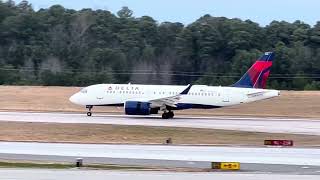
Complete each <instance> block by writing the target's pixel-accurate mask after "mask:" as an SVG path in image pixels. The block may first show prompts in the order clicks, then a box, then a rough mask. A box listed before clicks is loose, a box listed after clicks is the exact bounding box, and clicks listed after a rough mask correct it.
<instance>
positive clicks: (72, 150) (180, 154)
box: [0, 142, 320, 166]
mask: <svg viewBox="0 0 320 180" xmlns="http://www.w3.org/2000/svg"><path fill="white" fill-rule="evenodd" d="M0 153H3V154H25V155H47V156H76V157H97V158H99V157H101V158H125V159H153V160H180V161H205V162H211V161H217V162H241V163H257V164H285V165H313V166H320V149H302V148H301V149H298V148H235V147H206V146H167V145H163V146H160V145H157V146H150V145H149V146H148V145H102V144H65V143H20V142H0Z"/></svg>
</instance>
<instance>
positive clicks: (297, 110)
mask: <svg viewBox="0 0 320 180" xmlns="http://www.w3.org/2000/svg"><path fill="white" fill-rule="evenodd" d="M80 89H81V88H79V87H41V86H36V87H33V86H0V101H1V103H2V106H1V108H0V110H15V111H74V112H85V111H86V110H85V108H84V107H81V106H77V105H74V104H72V103H70V102H69V97H70V96H71V95H72V94H74V93H76V92H78V91H79V90H80ZM319 102H320V91H282V92H281V96H280V97H277V98H273V99H269V100H265V101H260V102H254V103H249V104H242V105H238V106H233V107H226V108H221V109H212V110H202V109H201V110H197V109H191V110H184V111H177V114H185V115H205V116H215V115H228V116H285V117H288V116H290V117H314V118H319V117H320V103H319ZM93 110H94V111H95V112H107V113H119V114H120V113H123V108H119V107H95V108H94V109H93Z"/></svg>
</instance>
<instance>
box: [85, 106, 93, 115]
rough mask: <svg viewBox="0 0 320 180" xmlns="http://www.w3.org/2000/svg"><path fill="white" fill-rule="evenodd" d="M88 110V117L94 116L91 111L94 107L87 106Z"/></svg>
mask: <svg viewBox="0 0 320 180" xmlns="http://www.w3.org/2000/svg"><path fill="white" fill-rule="evenodd" d="M86 108H87V109H88V112H87V116H92V112H91V109H92V108H93V106H89V105H87V106H86Z"/></svg>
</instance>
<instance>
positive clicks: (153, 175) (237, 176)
mask: <svg viewBox="0 0 320 180" xmlns="http://www.w3.org/2000/svg"><path fill="white" fill-rule="evenodd" d="M0 177H1V179H5V180H9V179H12V180H13V179H14V180H26V179H27V180H44V179H59V180H70V179H76V180H88V179H90V180H105V179H117V180H128V179H130V180H150V179H152V180H177V179H183V180H199V179H201V180H212V179H223V180H271V179H272V180H318V179H319V176H317V175H281V174H244V173H217V172H215V173H188V172H178V173H174V172H141V171H139V172H134V171H130V172H125V171H96V170H44V169H0Z"/></svg>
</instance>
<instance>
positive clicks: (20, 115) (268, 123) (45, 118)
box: [0, 112, 320, 135]
mask: <svg viewBox="0 0 320 180" xmlns="http://www.w3.org/2000/svg"><path fill="white" fill-rule="evenodd" d="M0 121H16V122H49V123H82V124H115V125H138V126H162V127H187V128H206V129H224V130H239V131H250V132H269V133H290V134H306V135H320V120H315V119H285V118H283V119H280V118H261V117H260V118H258V117H256V118H255V117H250V118H245V117H204V118H202V117H192V118H189V117H181V118H179V117H178V118H175V119H169V120H163V119H160V118H158V117H155V116H130V117H129V116H125V115H99V114H94V116H92V117H87V116H86V115H85V114H63V113H28V112H0Z"/></svg>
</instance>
